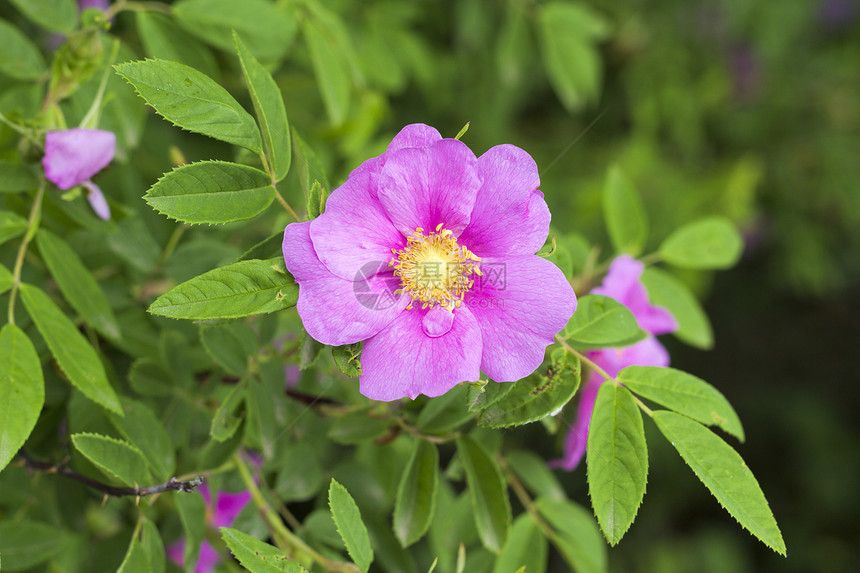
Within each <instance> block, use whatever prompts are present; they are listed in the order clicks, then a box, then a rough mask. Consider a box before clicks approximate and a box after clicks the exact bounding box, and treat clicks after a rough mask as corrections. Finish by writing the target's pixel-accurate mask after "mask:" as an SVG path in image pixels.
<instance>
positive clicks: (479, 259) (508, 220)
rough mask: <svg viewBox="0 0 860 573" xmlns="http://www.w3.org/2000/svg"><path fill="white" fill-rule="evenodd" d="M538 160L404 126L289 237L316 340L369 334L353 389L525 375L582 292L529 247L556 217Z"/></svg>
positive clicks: (536, 245) (444, 387)
mask: <svg viewBox="0 0 860 573" xmlns="http://www.w3.org/2000/svg"><path fill="white" fill-rule="evenodd" d="M539 183H540V180H539V178H538V170H537V166H536V164H535V162H534V160H532V158H531V157H530V156H529V155H528V154H527V153H526V152H525V151H523V150H522V149H519V148H517V147H514V146H512V145H499V146H496V147H493V148H492V149H490V150H489V151H487V152H486V153H485V154H484V155H482V156H481V157H479V158H476V157H475V156H474V154H473V153H472V152H471V151H470V150H469V148H468V147H466V145H465V144H463V143H462V142H460V141H457V140H454V139H443V138H442V137H441V136H440V135H439V132H437V131H436V130H435V129H433V128H432V127H429V126H426V125H421V124H414V125H409V126H407V127H405V128H404V129H403V130H402V131H401V132H400V133H399V134H398V135H397V136H396V137H395V138H394V140H392V142H391V143H390V144H389V146H388V149H387V151H386V152H385V153H383V154H382V155H380V156H379V157H374V158H372V159H369V160H367V161H365V162H364V163H363V164H362V165H361V166H359V167H358V168H357V169H356V170H355V171H353V172H352V173H351V174H350V176H349V178H348V179H347V181H346V182H345V183H344V184H343V185H341V186H340V187H339V188H338V189H335V190H334V192H332V194H331V197H330V198H329V199H328V202H327V204H326V211H325V213H323V214H322V215H321V216H320V217H318V218H316V219H314V220H313V221H310V222H305V223H294V224H291V225H289V226H287V228H286V231H285V232H284V243H283V251H284V260H285V261H286V266H287V269H289V271H290V272H291V273H292V274H293V276H294V277H295V279H296V282H298V284H299V301H298V312H299V315H300V316H301V318H302V321H303V323H304V326H305V329H306V330H307V331H308V333H309V334H310V335H311V336H312V337H314V338H315V339H316V340H318V341H319V342H321V343H323V344H330V345H343V344H352V343H356V342H359V341H364V349H363V353H362V357H361V366H362V374H361V376H360V377H359V385H360V390H361V393H362V394H364V395H365V396H367V397H368V398H372V399H374V400H386V401H388V400H396V399H398V398H403V397H405V396H408V397H410V398H415V397H416V396H418V395H419V394H425V395H427V396H439V395H441V394H444V393H445V392H447V391H448V390H449V389H451V388H452V387H453V386H455V385H457V384H459V383H461V382H465V381H477V380H478V378H479V376H480V372H481V371H483V372H484V373H485V374H486V375H487V376H489V377H490V378H492V379H493V380H495V381H497V382H508V381H514V380H519V379H521V378H523V377H525V376H527V375H529V374H530V373H531V372H533V371H534V370H535V369H536V368H537V367H538V366H539V365H540V363H541V362H542V360H543V357H544V351H545V349H546V347H547V346H548V345H549V344H551V343H552V342H553V336H554V335H555V334H556V333H557V332H558V331H560V330H561V329H562V328H564V326H565V325H566V324H567V321H568V319H569V318H570V316H571V315H572V314H573V311H574V309H575V308H576V296H575V295H574V293H573V289H572V288H571V286H570V284H569V283H568V281H567V279H566V278H565V276H564V274H563V273H562V272H561V271H560V270H559V269H558V268H557V267H556V266H555V265H553V264H552V263H550V262H548V261H547V260H545V259H543V258H541V257H538V256H536V255H535V253H536V252H537V251H538V249H540V248H541V247H542V246H543V244H544V242H545V241H546V237H547V234H548V232H549V220H550V213H549V209H548V208H547V205H546V202H545V201H544V199H543V194H542V193H541V192H540V191H538V189H537V188H538V185H539Z"/></svg>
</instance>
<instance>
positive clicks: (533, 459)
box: [505, 450, 567, 500]
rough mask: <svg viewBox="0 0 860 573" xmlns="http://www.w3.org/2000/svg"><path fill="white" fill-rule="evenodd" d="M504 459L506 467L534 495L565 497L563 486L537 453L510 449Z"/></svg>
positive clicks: (554, 498)
mask: <svg viewBox="0 0 860 573" xmlns="http://www.w3.org/2000/svg"><path fill="white" fill-rule="evenodd" d="M505 460H506V461H507V463H508V467H510V468H511V470H513V472H514V473H515V474H516V475H517V477H519V478H520V479H521V480H522V482H523V484H525V486H526V487H527V488H528V489H529V490H530V491H531V492H532V493H533V494H534V495H535V496H536V497H537V496H543V497H546V498H549V499H553V500H563V499H566V497H567V496H566V495H565V493H564V488H562V487H561V484H560V483H559V482H558V479H556V477H555V475H554V474H553V473H552V471H550V469H549V467H547V464H546V460H545V459H543V458H542V457H540V456H539V455H537V454H535V453H534V452H530V451H527V450H512V451H510V452H507V453H506V454H505Z"/></svg>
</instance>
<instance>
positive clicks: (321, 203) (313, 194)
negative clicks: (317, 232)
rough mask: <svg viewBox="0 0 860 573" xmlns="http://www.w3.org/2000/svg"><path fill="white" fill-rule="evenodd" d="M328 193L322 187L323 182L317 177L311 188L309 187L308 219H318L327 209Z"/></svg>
mask: <svg viewBox="0 0 860 573" xmlns="http://www.w3.org/2000/svg"><path fill="white" fill-rule="evenodd" d="M325 201H326V193H325V190H323V188H322V184H320V182H319V181H317V180H316V179H315V180H314V184H313V185H311V188H310V189H308V200H307V205H306V207H305V208H306V209H307V213H308V219H316V218H317V217H319V216H320V215H321V214H322V212H323V211H325Z"/></svg>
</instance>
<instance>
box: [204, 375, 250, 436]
mask: <svg viewBox="0 0 860 573" xmlns="http://www.w3.org/2000/svg"><path fill="white" fill-rule="evenodd" d="M244 399H245V387H244V385H242V384H236V385H235V386H233V389H232V390H230V393H229V394H227V397H226V398H224V400H223V401H222V402H221V406H220V407H219V408H218V410H216V411H215V417H213V418H212V426H211V428H210V429H209V434H210V435H211V436H212V438H213V439H215V440H217V441H219V442H226V441H227V440H229V439H230V438H231V437H232V436H233V434H235V433H236V430H238V429H239V425H240V424H241V423H242V417H241V416H237V415H236V411H237V410H239V407H240V406H241V405H242V402H243V401H244Z"/></svg>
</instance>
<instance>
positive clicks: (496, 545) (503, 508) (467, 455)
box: [457, 436, 511, 553]
mask: <svg viewBox="0 0 860 573" xmlns="http://www.w3.org/2000/svg"><path fill="white" fill-rule="evenodd" d="M457 454H458V455H459V457H460V462H461V463H462V464H463V468H464V469H465V470H466V483H467V484H468V487H469V497H470V498H471V500H472V511H473V512H474V514H475V525H477V527H478V534H479V535H480V537H481V543H483V544H484V547H486V548H487V549H489V550H490V551H493V552H495V553H498V552H500V551H501V550H502V547H504V546H505V542H506V541H507V538H508V528H509V527H510V524H511V503H510V500H508V494H507V490H506V489H505V481H504V479H503V478H502V470H501V469H500V468H499V465H498V463H496V460H494V459H493V458H492V457H490V455H489V454H488V453H487V451H486V450H485V449H484V447H483V446H482V445H481V444H479V443H478V442H476V441H475V440H474V439H472V438H471V437H469V436H462V437H460V438H457Z"/></svg>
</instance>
